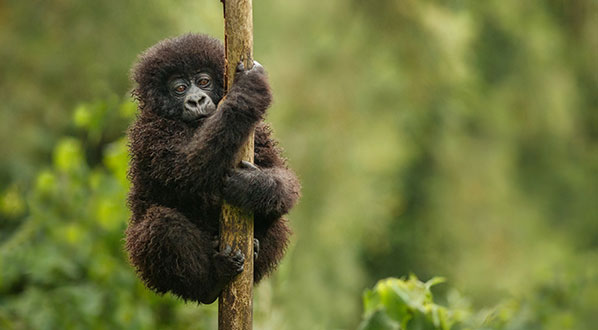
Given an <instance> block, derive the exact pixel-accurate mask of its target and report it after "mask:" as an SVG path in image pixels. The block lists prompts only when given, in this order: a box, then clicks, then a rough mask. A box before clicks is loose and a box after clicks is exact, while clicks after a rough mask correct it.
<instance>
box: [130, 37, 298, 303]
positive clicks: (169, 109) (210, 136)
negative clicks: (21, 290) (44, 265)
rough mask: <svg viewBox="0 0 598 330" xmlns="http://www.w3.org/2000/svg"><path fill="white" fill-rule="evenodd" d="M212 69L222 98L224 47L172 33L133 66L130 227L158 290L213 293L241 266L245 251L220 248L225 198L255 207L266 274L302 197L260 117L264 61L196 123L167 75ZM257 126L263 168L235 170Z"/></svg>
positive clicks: (265, 89)
mask: <svg viewBox="0 0 598 330" xmlns="http://www.w3.org/2000/svg"><path fill="white" fill-rule="evenodd" d="M199 69H202V70H207V71H209V72H210V73H211V74H212V76H213V77H214V80H215V81H216V82H215V83H216V86H215V90H214V92H213V94H212V95H211V97H212V99H213V101H214V102H215V103H216V104H218V101H220V99H221V98H222V86H223V81H222V80H223V70H224V50H223V46H222V44H221V43H220V42H219V41H218V40H216V39H212V38H210V37H207V36H203V35H192V34H189V35H184V36H181V37H178V38H173V39H167V40H164V41H162V42H160V43H158V44H157V45H155V46H153V47H151V48H150V49H148V50H147V51H146V52H145V53H143V54H142V55H141V56H140V58H139V62H138V63H137V65H136V66H135V67H134V69H133V79H134V80H135V82H136V84H137V85H136V88H135V90H134V92H133V94H134V96H135V97H136V99H137V100H138V102H139V114H138V116H137V120H136V121H135V122H134V123H133V124H132V126H131V128H130V130H129V145H130V152H131V167H130V171H129V177H130V180H131V182H132V188H131V191H130V194H129V206H130V208H131V210H132V217H131V221H130V223H129V226H128V228H127V231H126V248H127V250H128V252H129V256H130V260H131V263H132V264H133V265H134V266H135V268H136V269H137V271H138V274H139V275H140V277H141V278H142V279H143V280H144V282H145V284H146V285H147V286H148V287H149V288H151V289H153V290H155V291H156V292H158V293H165V292H169V291H170V292H172V293H174V294H176V295H178V296H180V297H182V298H183V299H186V300H193V301H197V302H201V303H211V302H213V301H214V300H215V299H216V297H217V296H218V294H219V293H220V291H221V289H222V287H223V286H224V285H225V284H226V283H228V282H229V281H230V280H231V278H232V277H233V276H234V275H236V273H237V272H236V271H235V269H236V268H235V267H237V268H238V266H239V260H238V258H237V259H235V258H234V256H232V255H227V254H226V253H225V252H222V251H217V250H216V248H215V247H214V240H217V238H218V228H219V218H220V210H221V206H222V202H223V200H224V199H226V200H227V201H228V202H230V203H232V204H235V205H238V206H240V207H244V208H247V209H250V210H252V211H254V214H255V217H254V219H255V237H256V238H257V239H258V240H259V255H258V257H257V259H256V260H255V264H254V278H255V282H256V283H257V282H259V281H260V280H261V279H262V278H263V277H264V276H265V275H267V274H268V273H270V272H271V271H272V270H273V269H274V268H275V267H276V266H277V264H278V263H279V261H280V259H281V258H282V256H283V254H284V250H285V248H286V246H287V243H288V237H289V234H290V230H289V227H288V225H287V221H286V220H285V219H284V218H282V216H283V215H284V214H286V213H287V212H288V211H289V210H290V208H291V207H292V206H293V205H294V204H295V202H296V200H297V199H298V197H299V189H300V188H299V182H298V181H297V179H296V177H295V175H294V174H293V172H292V171H290V170H289V169H288V168H287V167H286V165H285V160H284V159H283V158H282V157H281V155H280V150H279V149H278V148H277V146H276V141H274V140H273V139H272V137H271V131H270V128H269V127H268V126H267V125H266V124H264V123H263V122H262V118H263V116H264V113H265V111H266V109H267V108H268V106H269V104H270V99H271V96H270V89H269V86H268V83H267V80H266V76H265V72H264V70H263V69H261V68H260V69H256V70H248V71H244V72H238V73H237V75H236V76H235V83H234V84H233V86H232V88H231V90H230V91H229V93H228V95H227V97H226V99H225V100H224V101H223V102H222V103H221V104H220V105H219V106H218V110H217V111H216V112H215V113H213V114H212V115H210V116H209V117H204V118H201V119H198V120H196V121H193V122H185V121H183V120H181V119H180V118H178V117H177V114H178V108H177V107H178V106H179V105H178V104H176V102H174V101H173V100H172V98H171V97H169V93H168V89H167V86H166V81H167V79H168V77H169V76H171V75H172V74H174V73H189V72H196V71H197V70H199ZM252 129H255V163H256V165H257V166H258V168H259V170H255V169H243V168H236V169H235V165H236V164H235V159H236V157H237V153H238V150H239V148H240V147H241V146H242V145H243V144H244V143H245V142H246V140H247V138H248V135H249V133H250V131H251V130H252Z"/></svg>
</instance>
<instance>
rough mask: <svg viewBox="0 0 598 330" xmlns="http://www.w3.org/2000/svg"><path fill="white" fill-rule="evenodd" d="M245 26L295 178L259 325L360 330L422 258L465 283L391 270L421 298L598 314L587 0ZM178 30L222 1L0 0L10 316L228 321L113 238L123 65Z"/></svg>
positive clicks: (595, 18)
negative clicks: (134, 261) (170, 285)
mask: <svg viewBox="0 0 598 330" xmlns="http://www.w3.org/2000/svg"><path fill="white" fill-rule="evenodd" d="M254 29H255V31H254V35H255V40H254V41H255V51H254V52H255V58H256V59H257V60H259V61H260V62H261V63H262V64H264V66H265V67H266V68H267V70H268V72H269V75H270V81H271V85H272V88H273V90H274V96H275V102H274V105H273V107H272V109H271V111H270V114H269V116H268V121H270V122H272V123H273V126H274V128H275V135H276V137H277V138H278V139H279V140H280V141H281V145H283V146H284V147H285V149H286V150H287V152H286V155H287V156H288V157H289V162H290V165H291V166H292V167H293V168H294V169H295V170H296V171H297V173H298V174H299V176H300V177H301V180H302V183H303V198H302V200H301V202H300V204H299V205H298V206H297V207H296V209H295V210H294V211H293V212H292V213H291V215H290V218H291V221H292V224H293V228H294V230H295V236H294V240H293V244H292V246H291V248H290V249H289V251H288V254H287V256H286V258H285V259H284V261H283V264H282V265H281V267H280V268H279V270H278V271H277V273H276V274H275V275H274V276H273V277H272V278H271V279H270V280H268V281H266V282H265V283H263V284H261V285H260V286H259V287H258V288H257V290H256V296H255V324H256V328H258V329H353V328H356V327H357V326H358V325H359V323H360V322H361V320H360V311H361V310H362V306H361V303H360V299H359V297H360V295H361V293H362V292H363V290H364V289H365V288H367V287H371V286H373V285H374V283H376V281H377V280H379V279H380V278H387V277H396V278H399V277H402V276H405V275H407V274H410V273H414V274H418V276H420V278H432V277H434V276H437V275H441V276H443V277H445V278H447V281H448V282H449V283H451V288H454V289H447V288H446V287H445V286H444V285H442V286H438V287H435V289H434V290H436V291H437V292H435V300H434V301H432V300H431V296H429V295H428V291H426V290H428V289H429V288H428V287H426V286H425V285H423V284H422V283H421V282H419V281H418V280H416V279H414V278H413V279H411V280H406V281H404V282H393V283H395V284H393V285H398V286H400V287H402V288H403V289H402V290H406V292H408V293H413V294H415V293H418V295H420V297H423V298H421V299H422V300H418V301H419V303H421V305H413V304H411V303H412V302H413V301H411V300H410V299H412V298H409V299H407V300H401V301H402V302H401V301H399V302H400V303H401V304H403V305H401V306H403V307H404V308H407V311H409V313H412V314H413V315H414V316H413V317H414V319H415V318H416V316H415V315H420V314H421V313H420V314H417V313H419V312H416V310H419V308H420V307H421V308H424V307H425V308H428V307H434V308H436V309H437V310H446V313H447V314H446V315H447V318H446V320H447V321H446V322H447V323H445V325H451V324H453V325H454V326H455V327H457V328H458V327H459V326H463V327H470V328H476V327H477V328H480V327H483V326H485V324H484V323H483V320H482V321H480V318H482V319H483V317H482V316H483V315H490V314H492V313H493V311H503V312H504V313H503V312H501V313H502V314H500V315H502V316H501V317H500V318H499V319H500V320H501V322H503V323H500V324H499V323H489V324H490V325H491V326H489V327H492V328H499V329H503V328H504V329H593V326H594V325H595V324H598V320H597V319H596V315H595V314H596V313H595V310H594V309H593V306H596V305H597V304H598V274H597V273H596V270H595V269H593V267H589V265H593V264H598V257H597V255H598V235H597V233H598V212H597V211H596V201H597V200H598V61H596V58H598V4H597V3H596V1H593V0H575V1H564V0H545V1H525V2H521V1H514V0H512V1H504V0H489V1H474V0H455V1H445V2H441V1H437V0H425V1H416V0H401V1H398V0H379V1H375V2H364V1H356V0H350V1H341V0H329V1H325V2H322V1H315V0H304V1H300V2H282V1H273V0H264V1H256V2H255V3H254ZM188 31H195V32H206V33H210V34H212V35H215V36H217V37H221V36H222V14H221V5H220V3H219V1H216V0H209V1H208V0H206V1H188V0H179V1H174V2H173V1H153V2H151V3H148V2H146V1H145V2H144V1H138V0H135V1H127V2H117V1H114V0H106V1H102V2H98V3H81V2H77V1H73V0H65V1H54V2H41V1H4V2H1V3H0V99H2V103H1V104H0V134H1V135H0V139H2V141H3V143H1V144H0V155H2V158H1V159H0V328H8V329H11V328H15V329H89V328H91V329H96V328H98V329H118V328H125V329H129V328H131V329H156V328H160V329H162V328H164V329H171V328H172V329H178V328H181V329H187V328H199V329H213V328H215V319H214V318H215V308H216V307H215V306H201V307H197V306H195V305H193V304H183V303H182V302H180V301H177V300H176V299H174V298H173V297H171V296H169V295H167V296H165V297H157V296H156V295H154V294H153V293H151V292H149V291H147V290H146V289H144V288H143V286H142V285H141V284H140V283H139V281H138V280H137V279H136V278H135V274H134V270H133V269H132V268H131V267H130V266H129V265H128V264H127V261H126V255H125V254H124V252H123V248H122V237H123V230H124V228H125V226H126V221H127V218H128V211H127V209H126V204H125V196H126V191H127V184H128V183H127V180H126V167H127V155H126V141H125V139H124V132H125V130H126V127H127V125H128V123H129V122H130V120H131V118H132V116H133V115H134V112H135V105H134V104H133V103H131V102H130V101H129V100H128V93H129V89H130V83H129V82H128V77H127V76H128V70H129V67H130V66H131V64H132V62H133V61H134V59H135V56H136V54H138V53H139V52H140V51H142V50H143V49H145V48H146V47H148V46H150V45H152V44H153V43H155V42H156V41H158V40H160V39H162V38H164V37H166V36H169V35H174V34H180V33H184V32H188ZM397 283H402V284H397ZM388 285H390V284H388ZM422 285H423V286H422ZM382 287H383V286H381V287H379V288H382ZM376 290H377V289H374V291H372V292H371V293H370V294H371V295H373V296H371V299H374V296H375V294H377V293H376ZM385 290H387V289H385ZM388 290H390V289H388ZM457 291H458V292H461V293H462V296H461V295H456V294H455V292H457ZM456 297H457V298H458V299H457V298H456ZM462 297H468V299H467V301H466V300H465V299H464V298H462ZM418 299H419V298H418ZM380 303H381V304H382V305H384V301H380ZM393 304H394V303H393ZM374 306H376V307H374ZM379 306H380V305H379V304H371V305H366V310H367V311H368V313H369V312H371V311H372V308H378V307H379ZM418 306H419V307H418ZM422 306H423V307H422ZM426 306H427V307H426ZM442 306H446V307H442ZM368 308H369V309H368ZM375 310H378V309H375ZM376 313H378V314H376ZM385 313H386V312H385ZM443 313H444V312H443ZM484 313H486V314H484ZM488 313H490V314H488ZM374 314H375V315H380V316H379V317H380V318H382V321H383V319H384V317H387V318H390V320H393V321H394V322H399V324H400V322H401V320H400V319H397V318H396V315H394V314H392V312H391V314H388V313H387V314H388V315H385V314H384V313H382V314H380V312H374ZM374 314H372V315H374ZM368 315H369V314H368ZM427 315H428V314H426V313H423V314H421V315H420V316H417V318H420V319H426V318H428V316H427ZM430 315H432V314H430ZM459 315H461V316H459ZM480 315H482V316H480ZM492 315H495V314H492ZM468 320H469V321H468ZM386 321H388V320H386ZM470 321H471V322H470ZM409 322H412V321H409ZM468 322H469V323H468ZM390 324H392V322H391V323H390ZM432 324H433V325H434V326H435V327H438V325H439V324H440V325H442V323H432ZM408 325H409V323H408Z"/></svg>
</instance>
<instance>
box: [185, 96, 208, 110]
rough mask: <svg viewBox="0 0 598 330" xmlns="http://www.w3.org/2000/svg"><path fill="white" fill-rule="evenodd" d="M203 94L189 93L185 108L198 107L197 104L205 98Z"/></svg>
mask: <svg viewBox="0 0 598 330" xmlns="http://www.w3.org/2000/svg"><path fill="white" fill-rule="evenodd" d="M205 98H206V97H205V95H201V96H200V95H191V96H190V97H189V98H188V99H187V102H186V103H185V105H186V106H187V108H199V105H200V104H202V103H203V102H204V100H205Z"/></svg>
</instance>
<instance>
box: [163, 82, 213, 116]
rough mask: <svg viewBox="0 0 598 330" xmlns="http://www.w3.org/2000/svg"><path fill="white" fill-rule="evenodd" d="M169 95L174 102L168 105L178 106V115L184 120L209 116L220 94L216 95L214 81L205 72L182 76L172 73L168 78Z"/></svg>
mask: <svg viewBox="0 0 598 330" xmlns="http://www.w3.org/2000/svg"><path fill="white" fill-rule="evenodd" d="M167 87H168V91H169V97H171V98H172V99H173V101H174V102H168V103H169V106H174V107H178V108H179V111H180V112H179V111H174V112H175V113H180V117H181V118H182V119H183V120H185V121H193V120H195V119H198V118H201V117H205V116H209V115H210V114H212V113H213V112H214V111H215V110H216V104H217V103H218V102H219V101H220V96H219V95H216V93H215V88H214V82H213V79H212V77H211V75H210V74H209V73H207V72H201V71H200V72H198V73H197V74H194V75H190V76H184V75H174V76H172V77H170V79H168V86H167Z"/></svg>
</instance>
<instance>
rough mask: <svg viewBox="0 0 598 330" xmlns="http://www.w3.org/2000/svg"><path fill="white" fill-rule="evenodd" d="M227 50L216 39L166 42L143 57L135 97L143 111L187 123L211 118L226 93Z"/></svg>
mask: <svg viewBox="0 0 598 330" xmlns="http://www.w3.org/2000/svg"><path fill="white" fill-rule="evenodd" d="M223 76H224V47H223V45H222V43H221V42H220V41H219V40H217V39H214V38H212V37H209V36H206V35H200V34H186V35H183V36H180V37H176V38H171V39H166V40H163V41H161V42H159V43H158V44H156V45H154V46H152V47H151V48H149V49H148V50H146V51H145V52H143V53H142V54H141V55H140V56H139V60H138V62H137V64H136V65H135V66H134V67H133V71H132V78H133V80H134V81H135V82H136V84H137V85H136V87H135V89H134V90H133V95H134V97H135V98H136V99H137V100H138V101H139V102H140V105H141V109H142V111H152V112H154V113H156V114H158V115H160V116H164V117H167V118H172V119H181V120H184V121H194V120H196V119H199V118H201V117H205V116H208V115H210V114H211V113H212V112H214V111H215V110H216V106H217V105H218V102H220V99H222V96H223V93H224V83H223V80H224V78H223Z"/></svg>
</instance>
